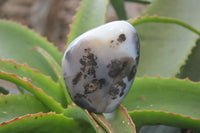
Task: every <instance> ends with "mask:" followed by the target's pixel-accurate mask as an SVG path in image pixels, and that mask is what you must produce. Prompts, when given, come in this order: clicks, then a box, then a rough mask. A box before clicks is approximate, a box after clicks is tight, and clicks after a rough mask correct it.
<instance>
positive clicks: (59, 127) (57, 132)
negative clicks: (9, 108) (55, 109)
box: [0, 113, 87, 133]
mask: <svg viewBox="0 0 200 133" xmlns="http://www.w3.org/2000/svg"><path fill="white" fill-rule="evenodd" d="M0 132H1V133H22V132H23V133H44V132H48V133H64V132H69V133H78V132H87V129H86V128H85V127H80V126H79V125H78V124H77V122H75V121H74V120H73V119H72V118H67V117H65V116H63V115H61V114H60V115H59V114H55V113H47V114H44V113H38V114H33V115H25V116H23V117H20V118H15V119H13V120H11V121H8V122H5V123H1V124H0Z"/></svg>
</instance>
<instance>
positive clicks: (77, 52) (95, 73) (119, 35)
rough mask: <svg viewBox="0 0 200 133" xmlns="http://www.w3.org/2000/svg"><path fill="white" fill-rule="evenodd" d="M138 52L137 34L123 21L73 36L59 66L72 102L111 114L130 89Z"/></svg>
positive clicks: (91, 109) (96, 111)
mask: <svg viewBox="0 0 200 133" xmlns="http://www.w3.org/2000/svg"><path fill="white" fill-rule="evenodd" d="M139 53H140V42H139V38H138V35H137V32H136V30H135V28H134V27H133V26H132V25H131V24H129V23H127V22H125V21H114V22H110V23H107V24H105V25H102V26H99V27H97V28H95V29H92V30H90V31H88V32H86V33H84V34H82V35H80V36H79V37H77V38H76V39H75V40H74V41H73V42H72V43H71V44H70V45H69V47H68V48H67V50H66V51H65V54H64V57H63V63H62V70H63V74H64V79H65V83H66V86H67V89H68V92H69V94H70V96H71V98H72V99H73V101H74V102H75V103H76V104H77V105H78V106H80V107H82V108H85V109H87V110H88V111H89V112H95V113H107V112H112V111H114V110H115V109H116V108H117V106H118V105H119V104H120V103H121V102H122V100H123V99H124V97H125V96H126V95H127V93H128V91H129V89H130V87H131V84H132V82H133V80H134V77H135V74H136V69H137V65H138V61H139Z"/></svg>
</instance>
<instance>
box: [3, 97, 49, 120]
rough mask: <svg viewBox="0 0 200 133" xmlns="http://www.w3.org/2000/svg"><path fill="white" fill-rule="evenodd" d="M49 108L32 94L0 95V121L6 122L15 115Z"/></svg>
mask: <svg viewBox="0 0 200 133" xmlns="http://www.w3.org/2000/svg"><path fill="white" fill-rule="evenodd" d="M48 111H49V110H48V109H47V108H46V107H45V106H44V105H43V104H42V103H41V102H40V101H39V100H38V99H37V98H35V97H34V96H31V95H29V94H26V95H22V94H18V95H12V94H9V95H6V96H3V95H0V123H2V122H7V121H9V120H11V119H14V118H16V117H21V116H24V115H26V114H34V113H38V112H44V113H46V112H48Z"/></svg>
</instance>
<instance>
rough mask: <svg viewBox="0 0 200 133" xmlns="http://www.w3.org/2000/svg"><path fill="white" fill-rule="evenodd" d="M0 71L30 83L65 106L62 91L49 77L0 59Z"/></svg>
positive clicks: (27, 67)
mask: <svg viewBox="0 0 200 133" xmlns="http://www.w3.org/2000/svg"><path fill="white" fill-rule="evenodd" d="M0 70H1V71H3V72H6V73H12V74H15V75H16V76H18V77H19V78H21V79H23V80H26V81H28V82H30V83H31V84H32V85H34V86H35V87H37V88H41V89H42V90H43V91H44V92H45V93H46V94H47V95H49V96H51V97H53V98H54V99H55V100H56V101H57V102H59V103H62V105H63V106H64V107H66V106H67V101H66V98H65V95H64V93H63V89H62V88H61V87H60V85H59V84H58V83H55V82H54V81H53V80H52V79H51V78H50V77H47V76H45V75H43V74H42V73H40V72H39V71H38V70H35V69H32V68H30V67H29V66H28V65H27V64H24V65H21V64H18V63H15V62H13V61H9V60H1V59H0Z"/></svg>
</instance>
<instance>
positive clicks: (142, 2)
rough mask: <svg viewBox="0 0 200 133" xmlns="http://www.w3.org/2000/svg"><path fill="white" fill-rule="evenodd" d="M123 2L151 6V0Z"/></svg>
mask: <svg viewBox="0 0 200 133" xmlns="http://www.w3.org/2000/svg"><path fill="white" fill-rule="evenodd" d="M125 1H130V2H136V3H141V4H151V1H152V0H125Z"/></svg>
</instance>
